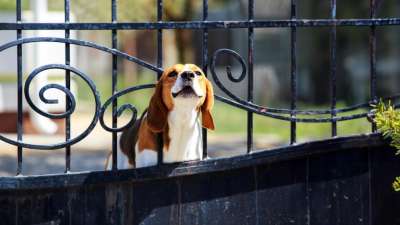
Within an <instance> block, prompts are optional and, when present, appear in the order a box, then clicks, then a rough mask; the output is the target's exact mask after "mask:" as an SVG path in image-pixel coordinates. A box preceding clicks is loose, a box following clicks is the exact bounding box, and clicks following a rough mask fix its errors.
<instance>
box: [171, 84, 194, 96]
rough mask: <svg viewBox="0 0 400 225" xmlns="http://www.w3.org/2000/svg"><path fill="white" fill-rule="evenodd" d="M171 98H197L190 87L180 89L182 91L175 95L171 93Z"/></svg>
mask: <svg viewBox="0 0 400 225" xmlns="http://www.w3.org/2000/svg"><path fill="white" fill-rule="evenodd" d="M172 96H173V97H174V98H175V97H177V96H180V97H184V98H188V97H198V96H197V95H196V93H195V92H194V90H193V88H192V87H191V86H185V87H184V88H182V90H180V91H178V92H177V93H172Z"/></svg>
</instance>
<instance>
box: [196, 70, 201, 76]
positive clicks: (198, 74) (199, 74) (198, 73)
mask: <svg viewBox="0 0 400 225" xmlns="http://www.w3.org/2000/svg"><path fill="white" fill-rule="evenodd" d="M194 73H195V74H196V75H197V76H201V75H202V74H201V72H200V71H195V72H194Z"/></svg>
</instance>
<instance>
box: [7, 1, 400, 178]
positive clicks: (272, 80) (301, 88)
mask: <svg viewBox="0 0 400 225" xmlns="http://www.w3.org/2000/svg"><path fill="white" fill-rule="evenodd" d="M22 2H23V5H22V8H23V13H22V20H23V21H24V22H60V23H62V22H64V1H63V0H51V1H46V0H31V1H28V0H23V1H22ZM117 2H118V6H117V7H118V12H117V13H118V21H119V22H149V21H151V22H155V21H156V1H155V0H119V1H117ZM201 2H202V1H198V0H164V11H163V20H164V21H194V20H201V19H202V5H201ZM377 2H378V4H377V7H378V16H377V17H400V2H399V1H396V0H380V1H377ZM247 4H248V1H247V0H240V1H233V0H209V20H210V21H219V20H246V19H247V17H248V15H247V12H248V9H247ZM329 4H330V1H329V0H323V1H321V0H304V1H301V2H300V1H299V2H298V12H297V15H298V18H304V19H328V18H329ZM255 5H256V7H255V19H256V20H269V19H289V18H290V0H281V1H275V0H255ZM15 7H16V6H15V1H14V0H0V22H15ZM369 15H370V14H369V1H368V0H358V1H338V3H337V18H339V19H344V18H346V19H348V18H369ZM110 20H111V3H110V1H109V0H97V1H95V2H90V3H88V1H84V0H71V22H110ZM329 30H330V29H329V28H328V27H318V28H317V27H316V28H298V32H297V43H298V48H297V63H298V65H297V74H298V95H299V103H298V105H299V108H300V109H321V108H324V109H328V108H330V90H329V66H330V63H329V48H330V46H329ZM369 31H370V29H369V27H338V28H337V82H338V86H337V94H338V107H339V108H341V107H345V106H349V105H353V104H357V103H365V102H367V101H368V99H369V76H370V65H369ZM22 35H23V37H36V36H51V37H64V31H23V34H22ZM156 35H157V31H143V30H134V31H132V30H121V31H118V49H119V50H120V51H122V52H125V53H127V54H129V55H132V56H135V57H137V58H139V59H142V60H144V61H147V62H149V63H151V64H153V65H156V57H157V45H156V43H157V41H156V38H157V37H156ZM71 38H73V39H79V40H86V41H90V42H94V43H97V44H100V45H104V46H107V47H111V31H98V30H90V31H84V30H83V31H71ZM208 38H209V41H208V52H209V58H211V55H212V54H213V53H214V52H215V50H217V49H220V48H229V49H232V50H234V51H236V52H238V53H239V54H240V55H241V56H242V57H243V58H244V60H247V51H248V49H247V29H227V30H222V29H219V30H209V36H208ZM15 39H16V31H4V30H0V45H3V44H5V43H7V42H11V41H14V40H15ZM398 40H400V27H396V26H385V27H378V28H377V52H376V56H377V76H378V83H377V84H378V87H377V89H378V95H379V96H390V95H393V94H395V93H398V92H399V85H398V84H399V79H400V78H399V76H398V73H399V70H400V64H399V63H398V59H399V54H400V44H399V43H398ZM201 43H202V31H201V30H164V31H163V52H164V55H163V66H164V67H167V66H170V65H173V64H175V63H195V64H199V65H201V62H202V60H201V59H202V55H201V54H202V44H201ZM64 48H65V47H64V44H58V43H29V44H25V45H24V46H23V75H24V76H25V77H26V76H28V75H29V73H30V72H32V70H33V69H35V68H37V67H39V66H41V65H45V64H50V63H59V64H64V63H65V58H64V57H65V56H64ZM16 52H17V49H16V47H13V48H9V49H7V50H5V51H2V52H0V62H1V63H0V120H1V121H2V123H3V124H2V126H0V132H1V134H2V135H4V136H6V137H8V138H10V139H13V140H16V134H15V133H16V109H17V91H16V73H17V60H16V59H17V55H16ZM290 57H291V56H290V28H262V29H255V43H254V80H255V82H254V86H255V92H254V94H255V103H257V104H260V105H264V106H268V107H279V108H290ZM111 59H112V56H111V55H110V54H106V53H104V52H100V51H98V50H95V49H91V48H87V47H80V46H71V65H72V66H74V67H76V68H78V69H80V70H81V71H83V72H84V73H85V74H88V75H90V77H91V79H92V80H93V81H94V82H95V84H96V87H97V88H98V90H99V92H100V95H101V100H102V102H103V103H104V101H105V100H106V99H108V98H109V97H110V96H111V71H112V68H111V66H112V65H111V64H112V60H111ZM236 63H237V62H234V61H233V60H232V58H223V59H222V60H220V61H219V64H218V67H217V72H218V74H220V79H221V80H222V81H223V83H224V85H225V86H226V87H228V88H229V90H231V91H232V92H234V93H235V94H236V95H238V96H240V97H242V98H243V99H246V98H247V81H246V79H245V80H244V81H242V82H241V83H231V82H230V81H229V80H228V79H227V77H226V74H225V67H224V66H225V65H233V69H232V71H233V73H234V74H239V70H240V68H239V67H238V66H239V65H237V64H236ZM64 76H65V72H64V71H61V70H59V71H58V70H50V71H47V72H44V73H41V75H40V76H39V77H40V78H38V79H36V82H35V83H34V88H32V90H30V92H31V94H32V96H35V95H36V96H38V95H37V94H35V92H36V93H37V91H38V90H39V89H40V87H41V86H43V85H45V84H47V83H60V84H63V83H64V82H65V81H64ZM155 80H156V74H155V73H154V72H152V71H150V70H147V69H145V68H143V67H140V66H138V65H136V64H134V63H132V62H130V61H127V60H123V59H118V89H119V90H121V89H124V88H127V87H130V86H133V85H138V84H145V83H154V82H155ZM215 89H216V90H215V92H216V94H218V95H224V94H223V93H222V92H221V91H220V90H218V88H215ZM72 91H73V93H74V95H75V96H76V99H77V109H76V112H75V113H74V114H73V116H72V118H71V120H72V122H71V124H72V126H71V129H72V137H76V136H77V135H79V134H81V133H82V132H83V131H84V130H85V129H86V128H87V127H88V125H89V123H90V121H91V118H92V117H93V115H94V102H93V100H94V98H93V95H92V93H91V92H90V90H89V87H88V86H87V84H86V83H85V82H84V81H83V80H81V79H80V78H79V77H73V78H72ZM152 92H153V90H152V89H150V90H141V91H137V92H134V93H131V94H128V95H125V96H123V97H121V98H119V100H118V101H119V104H123V103H127V102H129V103H132V104H134V105H135V106H136V107H137V108H138V110H139V112H141V111H143V110H144V109H145V108H146V107H147V105H148V101H149V98H150V96H151V94H152ZM46 94H48V96H52V98H54V97H56V98H58V99H60V102H59V104H56V105H51V106H49V105H44V104H40V102H39V100H37V99H36V101H37V104H38V105H39V106H40V107H41V108H42V109H45V110H48V111H50V112H62V111H63V110H65V109H64V105H65V99H64V97H63V94H62V93H61V92H58V91H53V90H52V91H49V92H48V93H46ZM63 99H64V101H63ZM213 114H214V119H215V122H216V131H214V132H209V153H210V154H209V155H210V157H223V156H231V155H237V154H243V153H244V152H245V151H246V127H247V125H246V120H247V118H246V116H247V113H246V112H245V111H242V110H240V109H237V108H234V107H231V106H229V105H226V104H224V103H221V102H217V103H216V105H215V109H214V111H213ZM106 118H107V122H108V124H110V123H111V117H110V112H108V113H107V116H106ZM129 118H130V117H129V115H123V116H122V117H121V118H120V119H119V122H118V123H119V125H120V126H121V125H123V124H124V123H126V122H127V121H128V120H129ZM297 127H298V128H297V131H298V133H297V136H298V142H299V143H301V142H305V141H310V140H317V139H324V138H328V137H330V132H331V131H330V124H329V123H327V124H304V123H299V124H298V125H297ZM64 129H65V128H64V120H48V119H46V118H43V117H41V116H39V115H38V114H37V113H35V112H33V111H32V110H31V109H30V108H29V106H28V105H27V104H26V102H24V141H25V142H28V143H36V144H51V143H59V142H63V140H64V138H65V136H64V135H65V134H64ZM369 131H370V124H369V123H368V122H367V120H366V119H358V120H353V121H348V122H339V123H338V135H339V136H345V135H351V134H359V133H367V132H369ZM254 134H255V140H254V146H255V148H256V149H268V148H273V147H277V146H285V145H288V143H289V138H290V124H289V123H288V122H283V121H279V120H275V119H270V118H266V117H261V116H258V115H255V116H254ZM110 150H111V134H110V133H108V132H106V131H104V130H103V129H102V128H101V127H100V125H98V126H97V127H96V128H95V129H94V131H93V132H92V133H91V134H90V135H89V136H88V137H87V138H85V139H84V140H83V141H81V142H79V143H78V144H76V145H74V146H72V166H71V169H72V171H83V170H102V169H103V168H104V162H105V158H106V155H107V153H108V151H110ZM64 154H65V153H64V150H63V149H60V150H55V151H33V150H29V149H24V161H23V162H24V164H23V174H25V175H29V174H47V173H62V172H63V171H64V166H65V159H64ZM15 171H16V147H14V146H11V145H8V144H5V143H0V176H2V175H3V176H9V175H14V174H15Z"/></svg>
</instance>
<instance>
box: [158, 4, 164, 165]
mask: <svg viewBox="0 0 400 225" xmlns="http://www.w3.org/2000/svg"><path fill="white" fill-rule="evenodd" d="M162 10H163V1H162V0H157V22H162V15H163V13H162ZM162 41H163V33H162V29H158V30H157V67H158V68H161V67H162V66H163V44H162ZM161 75H162V73H158V74H157V80H158V79H160V77H161ZM157 139H158V140H157V143H158V146H157V147H158V151H157V153H158V154H157V161H158V165H161V164H162V162H163V140H162V133H160V134H158V135H157Z"/></svg>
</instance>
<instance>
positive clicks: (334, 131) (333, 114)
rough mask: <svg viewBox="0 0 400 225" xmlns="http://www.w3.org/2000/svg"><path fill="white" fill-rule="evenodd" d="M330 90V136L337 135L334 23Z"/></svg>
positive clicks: (333, 14) (332, 8) (333, 15)
mask: <svg viewBox="0 0 400 225" xmlns="http://www.w3.org/2000/svg"><path fill="white" fill-rule="evenodd" d="M330 11H331V19H332V20H335V19H336V0H331V4H330ZM329 86H330V90H331V110H332V111H331V119H332V124H331V128H332V129H331V132H332V137H336V136H337V122H336V25H333V26H332V27H331V32H330V83H329Z"/></svg>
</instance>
